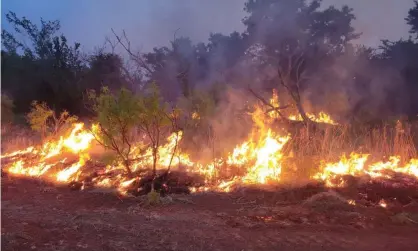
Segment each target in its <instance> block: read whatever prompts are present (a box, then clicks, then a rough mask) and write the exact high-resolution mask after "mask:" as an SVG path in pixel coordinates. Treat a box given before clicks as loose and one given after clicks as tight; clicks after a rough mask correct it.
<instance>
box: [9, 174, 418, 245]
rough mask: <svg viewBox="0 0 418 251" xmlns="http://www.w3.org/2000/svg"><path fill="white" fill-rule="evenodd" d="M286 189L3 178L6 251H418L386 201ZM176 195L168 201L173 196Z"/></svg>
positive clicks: (417, 236) (413, 231)
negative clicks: (165, 188) (186, 189)
mask: <svg viewBox="0 0 418 251" xmlns="http://www.w3.org/2000/svg"><path fill="white" fill-rule="evenodd" d="M297 197H298V195H297V194H292V196H291V198H292V199H291V200H289V196H288V195H286V194H283V193H278V192H249V191H245V190H242V191H241V192H236V193H233V194H213V193H210V194H194V195H182V196H179V195H173V196H171V197H170V198H171V200H172V201H170V203H166V204H163V205H159V206H153V207H150V206H141V203H140V202H141V201H143V198H142V199H141V198H118V197H117V196H115V195H113V194H111V193H107V192H103V191H102V192H99V191H95V192H92V191H81V192H78V191H77V192H75V191H70V189H68V188H67V187H53V186H51V185H48V184H46V183H43V182H40V181H35V180H28V179H20V178H16V177H10V176H9V177H4V178H2V215H1V216H2V240H1V241H2V243H1V247H2V250H69V251H70V250H71V251H76V250H118V251H120V250H332V251H334V250H403V251H406V250H417V247H418V226H417V225H416V224H415V225H414V224H412V225H400V224H399V223H395V222H393V221H392V220H390V216H391V213H390V212H389V211H388V210H387V209H383V208H379V207H369V208H366V207H364V208H363V207H353V210H351V211H349V212H346V211H339V210H335V211H333V212H322V213H319V212H313V211H312V210H311V209H307V208H306V207H303V206H302V203H301V201H299V202H298V200H297ZM165 201H166V202H167V201H169V200H168V199H166V200H165Z"/></svg>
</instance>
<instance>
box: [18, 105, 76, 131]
mask: <svg viewBox="0 0 418 251" xmlns="http://www.w3.org/2000/svg"><path fill="white" fill-rule="evenodd" d="M26 118H27V120H28V122H29V124H30V126H31V128H32V130H34V131H36V132H38V133H40V134H41V136H42V137H43V138H44V137H46V136H50V135H54V136H55V135H58V134H59V133H60V132H62V131H63V130H66V129H68V127H70V126H71V125H72V124H73V123H74V122H76V121H77V120H78V118H77V117H76V116H71V115H70V114H69V113H68V112H67V111H65V110H64V111H63V112H61V113H60V115H59V116H57V115H56V113H55V111H53V110H52V109H51V108H49V107H48V105H47V104H46V103H45V102H38V101H33V102H32V108H31V110H30V112H29V113H28V114H27V116H26Z"/></svg>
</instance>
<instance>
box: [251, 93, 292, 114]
mask: <svg viewBox="0 0 418 251" xmlns="http://www.w3.org/2000/svg"><path fill="white" fill-rule="evenodd" d="M248 90H249V91H250V92H251V93H252V94H253V95H254V96H255V97H256V98H257V99H259V100H260V101H261V102H262V103H263V104H265V105H267V106H269V107H270V108H271V109H270V112H271V111H276V112H277V113H278V114H279V116H280V117H282V118H285V117H284V116H283V114H282V113H281V112H280V110H282V109H285V108H287V107H289V106H288V105H286V106H279V107H275V106H273V105H272V104H270V102H267V100H265V99H264V98H263V97H261V96H259V95H258V94H257V93H256V92H255V91H253V90H252V89H251V88H250V87H248Z"/></svg>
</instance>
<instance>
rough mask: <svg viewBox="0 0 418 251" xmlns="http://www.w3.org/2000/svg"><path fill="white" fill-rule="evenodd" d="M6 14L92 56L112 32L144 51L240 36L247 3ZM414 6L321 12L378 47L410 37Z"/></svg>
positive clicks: (133, 4) (83, 0)
mask: <svg viewBox="0 0 418 251" xmlns="http://www.w3.org/2000/svg"><path fill="white" fill-rule="evenodd" d="M1 2H2V3H1V7H2V9H1V12H2V18H1V20H2V27H4V25H5V23H4V21H5V18H4V14H5V13H6V12H8V11H9V10H11V11H14V12H16V13H17V14H18V16H26V17H27V18H29V19H30V20H34V21H39V19H40V17H42V18H44V19H46V20H55V19H59V20H60V21H61V26H62V32H63V33H64V34H65V35H66V36H67V38H68V39H69V40H70V41H78V42H80V43H81V44H82V46H83V49H84V50H87V51H89V50H92V49H93V48H94V47H95V46H100V45H102V44H103V42H104V37H105V36H106V35H111V32H110V28H114V29H115V30H116V31H121V30H122V29H125V30H126V32H127V34H128V36H129V38H130V40H131V42H132V44H137V45H138V46H139V47H140V48H141V49H142V50H143V51H146V50H150V49H151V48H152V47H154V46H161V45H166V44H167V43H168V41H169V40H170V39H172V38H173V35H174V31H175V30H177V29H180V30H179V31H178V32H177V34H178V35H177V36H189V37H191V38H192V40H193V41H206V40H207V38H208V34H209V33H210V32H221V33H226V34H228V33H230V32H232V31H234V30H237V31H242V30H243V25H242V24H241V20H242V18H243V17H244V15H245V12H244V11H243V6H244V2H245V0H210V1H209V0H199V1H197V0H176V1H175V0H59V1H57V0H2V1H1ZM413 2H414V0H323V4H324V5H325V6H328V5H335V6H337V7H340V6H341V5H343V4H348V5H349V6H350V7H352V8H353V9H354V13H355V15H356V16H357V20H356V21H355V23H354V26H355V28H356V29H357V31H359V32H363V36H362V38H361V39H360V43H364V44H367V45H372V46H373V45H377V44H378V43H379V41H380V40H381V39H391V40H396V39H399V38H401V37H408V29H409V27H408V26H407V25H406V23H405V21H404V18H405V17H406V16H407V13H408V10H409V8H411V7H412V6H413Z"/></svg>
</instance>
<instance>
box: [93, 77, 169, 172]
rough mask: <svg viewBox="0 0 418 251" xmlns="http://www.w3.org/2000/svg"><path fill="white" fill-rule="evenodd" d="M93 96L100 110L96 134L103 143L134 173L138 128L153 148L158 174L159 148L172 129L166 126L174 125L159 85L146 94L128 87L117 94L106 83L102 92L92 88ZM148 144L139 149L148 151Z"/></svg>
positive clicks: (95, 109) (96, 119) (94, 105)
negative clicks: (139, 93) (131, 167)
mask: <svg viewBox="0 0 418 251" xmlns="http://www.w3.org/2000/svg"><path fill="white" fill-rule="evenodd" d="M89 99H90V100H91V101H92V102H93V110H94V111H95V113H96V118H95V121H96V122H98V127H96V129H95V130H94V134H95V135H96V138H97V139H98V141H99V143H101V144H102V145H103V146H104V147H106V148H108V149H111V150H113V151H115V152H116V154H117V156H118V158H119V160H121V161H122V162H123V164H124V165H125V167H126V171H127V173H128V174H129V175H132V171H131V169H130V165H131V162H132V161H135V159H133V154H134V153H133V150H134V148H133V147H132V146H133V143H134V142H135V137H134V136H135V132H139V133H143V134H145V135H146V136H147V139H148V141H149V142H150V146H151V147H152V150H153V158H154V165H153V169H154V174H155V170H156V164H157V159H158V148H159V146H160V144H161V143H162V141H163V136H164V135H166V133H167V132H168V130H166V129H168V128H172V127H170V125H172V120H171V116H170V115H169V114H168V113H167V109H166V105H165V104H164V103H163V102H162V100H161V97H160V93H159V91H158V88H157V87H156V85H155V84H152V85H151V86H150V88H149V89H148V90H146V92H145V93H144V94H143V95H137V94H134V93H132V92H131V91H129V90H127V89H125V88H122V89H121V90H120V91H118V92H117V93H116V94H114V93H112V92H110V90H109V89H108V88H106V87H105V88H102V90H101V92H100V94H96V92H95V91H90V92H89ZM135 146H136V147H137V146H138V144H135ZM146 148H147V145H144V146H141V147H140V149H139V152H144V151H145V150H146ZM136 149H137V148H136Z"/></svg>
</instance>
